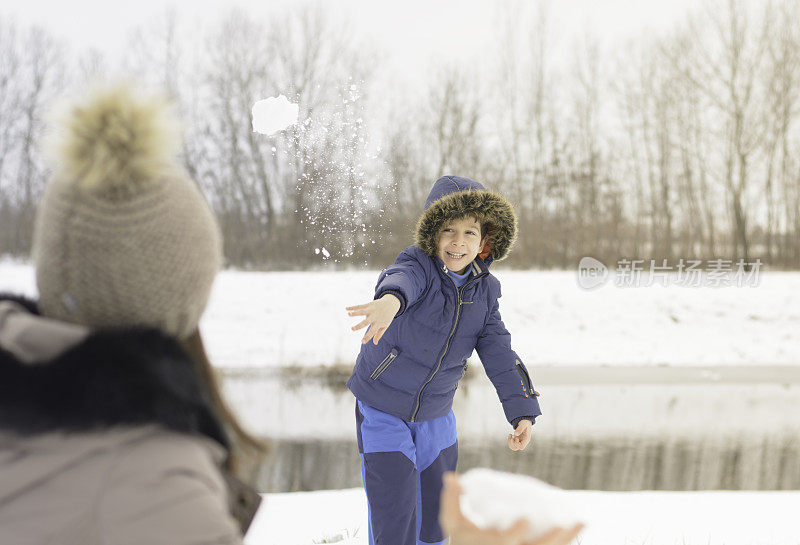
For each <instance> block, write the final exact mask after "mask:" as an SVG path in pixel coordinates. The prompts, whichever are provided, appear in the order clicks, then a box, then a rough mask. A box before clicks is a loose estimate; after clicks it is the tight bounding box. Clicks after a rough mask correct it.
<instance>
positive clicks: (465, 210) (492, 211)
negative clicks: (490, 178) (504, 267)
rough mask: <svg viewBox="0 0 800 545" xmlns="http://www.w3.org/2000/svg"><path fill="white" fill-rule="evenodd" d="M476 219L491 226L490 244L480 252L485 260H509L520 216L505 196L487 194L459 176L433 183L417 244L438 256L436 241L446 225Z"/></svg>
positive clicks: (444, 177)
mask: <svg viewBox="0 0 800 545" xmlns="http://www.w3.org/2000/svg"><path fill="white" fill-rule="evenodd" d="M464 216H474V217H475V218H477V219H478V221H479V222H480V223H481V226H483V225H484V224H486V225H488V236H489V241H488V243H487V244H486V246H484V248H483V249H482V250H481V251H480V252H479V253H478V256H479V257H480V258H481V259H483V260H484V261H487V260H489V258H490V257H491V259H493V260H495V261H500V260H502V259H505V258H506V257H508V254H509V253H510V251H511V246H512V245H513V244H514V241H515V240H516V238H517V216H516V214H515V213H514V207H513V206H511V203H509V202H508V201H507V200H506V199H505V198H504V197H503V196H502V195H500V194H499V193H495V192H492V191H487V190H486V188H484V187H483V185H481V184H480V183H479V182H476V181H475V180H470V179H469V178H462V177H459V176H443V177H442V178H439V179H438V180H436V182H435V183H434V184H433V188H432V189H431V192H430V194H429V195H428V199H427V201H426V202H425V212H423V213H422V216H421V217H420V218H419V221H417V227H416V232H415V237H414V238H415V240H414V242H415V243H416V244H417V246H419V247H420V248H421V249H422V251H423V252H425V253H426V254H427V255H429V256H430V257H435V256H436V246H437V243H436V239H437V236H438V234H439V231H440V230H441V229H442V227H444V225H445V224H446V223H448V222H450V221H453V220H455V219H458V218H462V217H464Z"/></svg>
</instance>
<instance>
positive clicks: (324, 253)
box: [322, 246, 331, 259]
mask: <svg viewBox="0 0 800 545" xmlns="http://www.w3.org/2000/svg"><path fill="white" fill-rule="evenodd" d="M322 255H324V256H325V259H328V258H329V257H330V256H331V254H330V252H328V250H326V249H325V246H323V247H322Z"/></svg>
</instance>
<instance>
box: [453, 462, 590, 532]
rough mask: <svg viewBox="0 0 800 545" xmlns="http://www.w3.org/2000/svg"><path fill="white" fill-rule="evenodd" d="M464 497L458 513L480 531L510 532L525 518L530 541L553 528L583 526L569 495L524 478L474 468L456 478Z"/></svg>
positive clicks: (536, 480) (558, 489)
mask: <svg viewBox="0 0 800 545" xmlns="http://www.w3.org/2000/svg"><path fill="white" fill-rule="evenodd" d="M458 481H459V482H460V483H461V488H462V489H463V490H464V494H463V496H462V497H461V510H462V511H463V512H464V515H466V517H467V518H469V519H470V520H471V521H472V522H474V523H475V524H476V525H477V526H479V527H481V528H485V529H488V528H498V529H506V528H510V527H511V526H512V525H513V524H514V523H515V522H516V521H517V520H519V519H521V518H524V519H527V521H528V522H529V523H530V528H531V534H530V536H529V539H535V538H537V537H539V536H541V535H542V534H544V533H546V532H548V531H549V530H551V529H552V528H555V527H560V528H571V527H573V526H575V525H576V524H578V523H580V522H582V518H581V516H580V512H579V509H578V508H577V507H576V506H575V505H574V504H573V502H572V501H571V498H570V495H569V492H567V491H564V490H561V489H560V488H556V487H555V486H551V485H549V484H547V483H545V482H543V481H540V480H538V479H534V478H533V477H528V476H525V475H514V474H511V473H503V472H501V471H494V470H492V469H484V468H476V469H471V470H469V471H467V472H466V473H465V474H464V475H461V476H460V477H459V478H458Z"/></svg>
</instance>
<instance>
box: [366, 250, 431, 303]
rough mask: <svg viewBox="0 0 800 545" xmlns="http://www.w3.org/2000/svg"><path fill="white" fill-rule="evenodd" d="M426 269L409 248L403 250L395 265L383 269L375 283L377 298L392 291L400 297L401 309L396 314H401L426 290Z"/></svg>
mask: <svg viewBox="0 0 800 545" xmlns="http://www.w3.org/2000/svg"><path fill="white" fill-rule="evenodd" d="M425 284H426V282H425V269H424V268H423V266H422V263H420V262H419V261H417V259H416V258H415V257H414V256H413V255H411V253H410V252H408V250H403V251H402V252H400V255H399V256H397V260H396V261H395V262H394V265H389V266H388V267H386V268H385V269H383V271H381V274H380V276H379V277H378V283H377V284H376V285H375V297H374V298H375V299H380V298H381V297H383V296H384V295H386V294H387V293H391V294H392V295H394V296H396V297H397V298H398V299H400V310H398V311H397V314H395V316H400V315H401V314H403V312H405V310H406V308H408V307H409V306H411V305H413V304H414V303H415V302H416V301H417V299H419V297H420V295H422V292H423V291H425Z"/></svg>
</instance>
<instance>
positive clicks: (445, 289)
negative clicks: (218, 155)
mask: <svg viewBox="0 0 800 545" xmlns="http://www.w3.org/2000/svg"><path fill="white" fill-rule="evenodd" d="M465 215H473V216H476V217H477V218H478V219H479V220H480V221H481V224H482V225H483V224H484V223H486V224H488V226H489V240H490V244H489V245H487V247H486V248H485V249H484V250H485V251H484V252H482V253H481V254H479V257H476V258H475V260H474V261H473V262H472V264H471V265H470V268H471V275H470V277H469V279H468V280H467V282H466V283H465V284H464V285H463V286H462V287H461V288H460V289H458V288H456V284H455V281H454V280H453V279H452V278H451V277H450V276H449V275H448V274H447V272H446V268H445V265H444V263H443V262H442V260H441V259H440V258H439V257H436V236H437V234H438V232H439V230H440V228H441V227H442V226H443V225H444V224H445V223H446V222H448V221H450V220H452V219H456V218H459V217H463V216H465ZM515 235H516V218H515V217H514V214H513V208H512V207H511V205H510V204H509V203H508V202H507V201H505V199H503V198H502V197H501V196H499V195H497V194H495V193H492V192H489V191H486V190H484V189H483V186H481V185H480V184H478V183H477V182H474V181H473V180H469V179H466V178H458V177H453V176H447V177H444V178H440V179H439V180H437V182H436V184H434V187H433V190H432V191H431V195H430V196H429V197H428V205H427V207H426V210H425V213H424V214H423V216H422V218H420V221H419V222H418V224H417V233H416V241H417V244H415V245H413V246H410V247H408V248H406V249H405V250H403V251H402V252H401V253H400V255H399V256H398V257H397V260H396V261H395V263H394V265H391V266H389V267H387V268H385V269H384V270H383V271H382V272H381V274H380V277H379V278H378V283H377V285H376V287H375V299H378V298H379V297H382V296H383V295H385V294H386V293H392V294H394V295H396V296H397V297H398V298H399V299H400V302H401V307H400V310H399V311H398V313H397V315H396V317H395V319H394V320H393V321H392V324H391V325H390V326H389V328H388V329H387V330H386V332H385V333H384V335H383V337H382V338H381V340H380V341H379V342H378V344H377V345H375V344H373V343H372V342H371V341H370V342H368V343H366V344H364V345H362V347H361V352H360V354H359V355H358V359H357V360H356V365H355V368H354V370H353V375H352V376H351V377H350V379H349V380H348V382H347V386H348V388H350V390H351V391H352V392H353V394H355V396H356V397H357V398H358V399H359V400H361V401H362V402H364V403H367V404H368V405H371V406H373V407H375V408H377V409H379V410H381V411H384V412H386V413H389V414H392V415H394V416H397V417H399V418H402V419H403V420H407V421H411V422H417V421H421V420H428V419H431V418H437V417H440V416H443V415H445V414H447V413H448V412H449V411H450V409H451V405H452V401H453V395H454V394H455V389H456V387H457V385H458V382H459V380H460V379H461V378H462V377H463V375H464V372H465V371H466V360H467V358H468V357H469V356H470V355H471V354H472V351H473V350H477V352H478V356H479V357H480V359H481V362H482V363H483V366H484V368H485V369H486V373H487V375H488V376H489V378H490V379H491V381H492V383H493V384H494V386H495V389H496V390H497V394H498V396H499V397H500V401H501V402H502V404H503V410H504V411H505V415H506V418H507V419H508V421H509V422H510V423H512V424H516V422H517V421H518V420H519V419H520V418H521V417H536V416H538V415H540V414H541V410H540V409H539V403H538V400H537V399H536V396H537V395H538V394H536V393H535V392H534V389H533V383H532V381H531V378H530V375H529V373H528V371H527V369H526V368H525V365H524V364H523V363H522V361H521V359H520V358H519V356H517V354H516V353H515V352H514V351H513V350H512V349H511V336H510V334H509V333H508V331H507V330H506V328H505V326H504V325H503V322H502V320H501V318H500V312H499V305H498V301H497V300H498V298H499V297H500V282H499V281H498V280H497V279H496V278H495V277H494V276H493V275H492V274H491V273H490V272H489V266H490V265H491V264H492V262H493V261H494V260H495V258H496V257H497V258H500V259H502V258H503V257H505V256H506V255H507V253H508V250H509V248H510V246H511V244H512V243H513V240H514V237H515ZM426 250H427V251H426ZM481 255H483V256H484V258H483V259H482V258H481V257H480V256H481ZM531 419H533V418H531Z"/></svg>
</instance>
